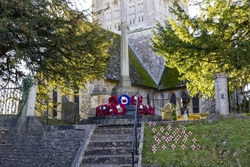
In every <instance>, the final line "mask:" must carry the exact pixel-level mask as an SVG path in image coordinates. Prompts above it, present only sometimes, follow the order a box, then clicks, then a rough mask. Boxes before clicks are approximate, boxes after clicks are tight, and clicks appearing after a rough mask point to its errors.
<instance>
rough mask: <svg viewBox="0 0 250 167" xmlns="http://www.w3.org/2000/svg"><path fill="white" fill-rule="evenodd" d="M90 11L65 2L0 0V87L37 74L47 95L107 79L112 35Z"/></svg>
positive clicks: (41, 93)
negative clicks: (91, 16) (94, 80)
mask: <svg viewBox="0 0 250 167" xmlns="http://www.w3.org/2000/svg"><path fill="white" fill-rule="evenodd" d="M86 12H87V11H78V10H76V9H73V8H72V7H71V4H70V2H67V1H66V0H22V1H19V0H6V1H0V81H1V86H2V87H4V86H5V84H7V83H9V82H16V81H17V80H20V79H23V78H25V77H27V76H33V77H34V78H35V79H36V82H37V84H38V87H39V90H38V91H39V92H38V94H39V93H40V95H41V96H43V95H44V96H46V93H47V92H48V90H49V89H55V88H57V89H59V90H61V91H65V92H67V91H68V92H69V90H72V91H73V92H74V90H79V88H81V87H84V84H85V83H86V82H87V81H91V80H93V79H96V78H100V77H103V74H104V72H105V69H106V64H107V63H106V62H107V61H108V59H109V57H110V56H109V55H110V54H109V52H110V49H108V48H109V46H110V44H111V43H112V37H110V36H108V34H107V32H105V31H104V30H103V29H101V27H100V26H99V25H98V24H97V23H95V22H93V23H92V22H90V21H89V20H88V15H89V13H86ZM3 83H4V84H3Z"/></svg>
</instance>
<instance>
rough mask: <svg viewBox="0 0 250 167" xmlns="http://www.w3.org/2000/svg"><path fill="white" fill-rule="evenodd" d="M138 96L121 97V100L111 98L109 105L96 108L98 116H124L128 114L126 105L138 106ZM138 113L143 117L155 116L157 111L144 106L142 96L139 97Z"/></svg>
mask: <svg viewBox="0 0 250 167" xmlns="http://www.w3.org/2000/svg"><path fill="white" fill-rule="evenodd" d="M136 101H137V96H136V95H133V96H131V97H129V96H128V95H121V96H120V97H119V99H118V98H117V97H116V96H111V97H110V98H109V104H104V105H99V106H98V107H96V116H105V115H110V116H112V115H124V114H126V105H129V104H131V105H136ZM138 112H139V114H141V115H143V114H144V115H155V109H154V108H153V107H152V106H151V105H149V104H147V105H143V104H142V96H139V97H138Z"/></svg>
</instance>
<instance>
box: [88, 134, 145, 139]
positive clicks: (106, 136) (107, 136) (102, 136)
mask: <svg viewBox="0 0 250 167" xmlns="http://www.w3.org/2000/svg"><path fill="white" fill-rule="evenodd" d="M132 137H133V136H132V133H131V134H115V135H110V134H93V135H92V136H91V141H121V140H122V141H126V140H127V141H132ZM139 137H140V134H139V133H138V134H137V138H139Z"/></svg>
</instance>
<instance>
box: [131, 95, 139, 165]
mask: <svg viewBox="0 0 250 167" xmlns="http://www.w3.org/2000/svg"><path fill="white" fill-rule="evenodd" d="M136 99H137V100H136V106H135V114H134V128H133V137H132V149H131V153H132V167H134V166H135V154H134V152H136V155H138V149H137V148H138V142H137V141H138V140H137V124H138V125H139V117H138V101H139V100H138V99H139V95H138V93H137V94H136ZM134 145H135V147H134Z"/></svg>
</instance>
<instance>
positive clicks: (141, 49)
mask: <svg viewBox="0 0 250 167" xmlns="http://www.w3.org/2000/svg"><path fill="white" fill-rule="evenodd" d="M178 3H179V5H180V6H181V7H182V8H183V9H184V11H185V12H186V13H188V6H187V5H186V4H185V3H183V2H182V0H179V1H178ZM171 7H173V3H172V0H92V11H93V20H95V21H98V22H99V23H100V25H101V26H102V27H103V28H104V29H106V30H108V31H111V32H112V33H115V34H116V35H117V36H121V28H120V24H121V17H124V18H123V19H125V21H126V25H127V27H128V50H129V51H128V52H129V71H130V79H131V84H132V87H134V88H135V89H136V90H137V91H138V92H139V95H141V96H142V99H143V103H144V104H150V105H151V106H153V107H154V109H155V114H156V115H161V110H162V108H163V107H164V106H165V105H166V104H168V103H172V104H174V105H176V108H177V109H178V110H177V114H178V115H180V114H181V110H180V108H181V98H189V99H190V103H189V113H199V112H208V111H207V110H208V108H209V107H208V106H209V101H208V100H206V99H203V98H200V97H190V95H189V93H188V91H187V89H186V86H185V83H184V82H182V81H180V80H179V79H178V77H179V73H178V71H177V70H176V69H171V68H168V67H166V66H165V60H164V59H163V57H160V56H158V55H156V54H155V53H154V52H153V51H152V49H151V46H150V45H151V41H150V40H151V38H152V37H153V31H152V30H153V28H154V27H156V24H157V23H158V22H159V23H161V24H164V21H165V20H168V19H169V18H173V19H175V16H174V15H173V14H171V12H170V8H171ZM121 8H123V11H124V14H123V15H121ZM117 45H120V41H117ZM120 52H121V50H120V49H117V51H116V54H115V55H113V56H112V57H111V59H110V62H109V65H108V68H107V71H106V73H105V75H104V79H103V80H95V81H94V82H91V83H88V84H87V85H86V89H84V90H81V91H80V92H81V94H80V97H79V99H78V100H79V113H80V116H81V119H82V118H87V117H91V116H94V115H95V110H96V107H97V106H99V105H101V104H107V103H108V99H109V97H110V96H111V95H112V92H114V90H115V89H117V87H118V85H119V80H120V59H121V58H120Z"/></svg>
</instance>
